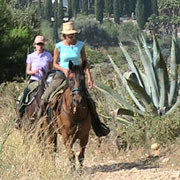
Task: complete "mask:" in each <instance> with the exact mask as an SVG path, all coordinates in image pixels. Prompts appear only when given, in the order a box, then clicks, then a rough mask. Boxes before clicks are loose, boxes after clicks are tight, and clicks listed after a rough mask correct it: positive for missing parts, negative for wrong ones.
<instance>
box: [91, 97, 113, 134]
mask: <svg viewBox="0 0 180 180" xmlns="http://www.w3.org/2000/svg"><path fill="white" fill-rule="evenodd" d="M88 108H89V110H90V114H91V121H92V122H91V123H92V128H93V130H94V132H95V134H96V136H98V137H101V136H107V135H108V134H109V133H110V129H109V128H108V127H107V126H106V125H105V124H104V123H102V122H101V121H100V118H99V115H98V113H97V111H96V105H95V103H94V101H93V100H92V98H90V97H89V98H88Z"/></svg>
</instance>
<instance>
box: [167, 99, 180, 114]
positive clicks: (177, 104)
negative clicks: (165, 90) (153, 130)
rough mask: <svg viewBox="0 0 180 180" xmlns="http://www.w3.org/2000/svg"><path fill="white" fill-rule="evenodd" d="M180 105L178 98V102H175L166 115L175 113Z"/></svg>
mask: <svg viewBox="0 0 180 180" xmlns="http://www.w3.org/2000/svg"><path fill="white" fill-rule="evenodd" d="M179 105H180V97H179V98H177V101H176V102H175V104H174V105H173V106H171V108H170V109H169V110H168V111H167V112H166V114H171V113H173V112H174V111H175V109H177V108H178V107H179Z"/></svg>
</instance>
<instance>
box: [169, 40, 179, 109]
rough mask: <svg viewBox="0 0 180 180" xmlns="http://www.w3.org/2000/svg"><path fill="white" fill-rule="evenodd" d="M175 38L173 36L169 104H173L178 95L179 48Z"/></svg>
mask: <svg viewBox="0 0 180 180" xmlns="http://www.w3.org/2000/svg"><path fill="white" fill-rule="evenodd" d="M176 47H177V43H176V40H175V38H174V37H173V38H172V46H171V62H170V74H171V76H172V77H171V82H170V92H169V99H168V104H169V106H172V105H173V104H174V102H175V101H176V99H177V95H178V69H177V64H178V53H179V52H177V51H178V48H177V49H176Z"/></svg>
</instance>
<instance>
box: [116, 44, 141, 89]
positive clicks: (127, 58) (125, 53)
mask: <svg viewBox="0 0 180 180" xmlns="http://www.w3.org/2000/svg"><path fill="white" fill-rule="evenodd" d="M119 46H120V48H121V50H122V52H123V54H124V56H125V57H126V60H127V62H128V64H129V66H130V68H131V70H132V72H134V73H135V74H136V76H137V78H138V80H139V84H140V85H141V86H142V87H144V83H143V80H142V77H141V74H140V72H139V70H138V68H137V66H136V64H135V63H134V62H133V60H132V58H131V57H130V55H129V54H128V52H127V51H126V49H125V48H124V46H123V45H122V43H121V42H120V43H119Z"/></svg>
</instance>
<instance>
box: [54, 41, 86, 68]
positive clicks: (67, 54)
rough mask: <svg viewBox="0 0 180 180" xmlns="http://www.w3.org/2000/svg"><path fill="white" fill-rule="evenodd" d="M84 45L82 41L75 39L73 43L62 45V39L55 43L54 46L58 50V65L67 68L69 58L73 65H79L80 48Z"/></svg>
mask: <svg viewBox="0 0 180 180" xmlns="http://www.w3.org/2000/svg"><path fill="white" fill-rule="evenodd" d="M83 46H84V42H82V41H77V42H76V44H75V45H72V46H67V45H64V43H63V41H60V42H59V43H57V44H56V48H58V50H59V65H60V66H61V67H62V68H66V69H69V61H70V60H71V61H72V62H73V64H74V65H80V63H81V61H80V57H81V50H82V48H83Z"/></svg>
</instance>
